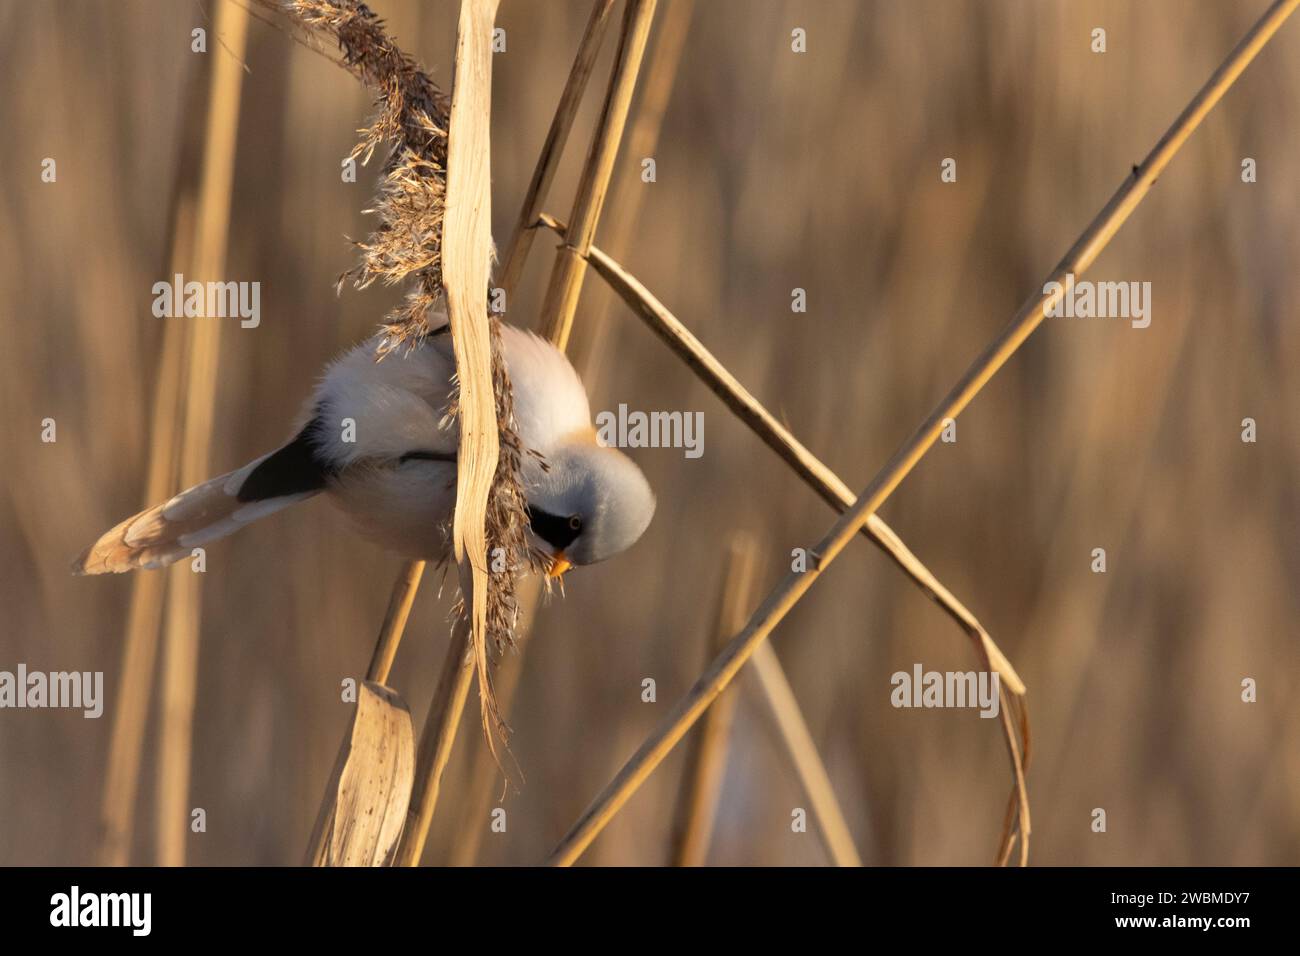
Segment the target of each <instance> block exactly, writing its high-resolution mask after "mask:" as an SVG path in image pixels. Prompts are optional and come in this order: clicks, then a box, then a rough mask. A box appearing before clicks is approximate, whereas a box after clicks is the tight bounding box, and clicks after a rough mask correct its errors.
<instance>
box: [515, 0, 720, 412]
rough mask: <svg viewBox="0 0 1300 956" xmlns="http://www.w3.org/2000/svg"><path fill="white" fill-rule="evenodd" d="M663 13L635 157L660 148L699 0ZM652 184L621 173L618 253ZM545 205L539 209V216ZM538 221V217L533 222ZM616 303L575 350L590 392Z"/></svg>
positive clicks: (610, 229)
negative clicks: (660, 136)
mask: <svg viewBox="0 0 1300 956" xmlns="http://www.w3.org/2000/svg"><path fill="white" fill-rule="evenodd" d="M660 9H661V10H662V11H663V12H662V13H661V15H660V18H659V24H658V26H657V27H656V28H655V41H654V46H652V47H651V48H650V51H649V53H648V54H647V56H648V58H649V60H648V62H647V64H646V66H645V67H644V69H643V72H644V74H645V81H644V82H643V83H642V84H641V92H640V94H639V96H638V99H637V107H636V116H635V117H634V118H633V120H632V131H631V132H630V133H629V134H628V137H627V155H628V156H629V157H631V158H633V159H634V160H640V159H644V158H645V157H648V156H654V154H655V152H656V150H657V149H658V147H659V134H660V132H661V131H662V129H663V122H664V116H665V115H666V114H667V112H668V102H669V100H670V99H671V98H672V92H673V87H674V85H675V84H676V80H677V73H678V66H679V65H680V63H681V59H682V51H683V50H685V49H686V37H687V34H688V33H689V29H690V25H691V17H692V16H693V15H694V12H695V0H667V2H666V4H665V5H664V6H662V7H661V8H660ZM649 195H650V188H649V187H647V185H646V184H645V183H643V182H642V181H641V177H640V176H637V175H627V173H626V171H625V173H624V175H623V176H621V177H616V178H615V179H614V182H613V185H612V192H611V195H610V199H609V208H610V210H611V214H610V215H609V216H606V217H605V220H606V222H607V226H606V228H605V230H604V232H603V233H602V234H603V235H604V237H605V238H604V240H603V241H602V242H601V248H602V249H605V250H606V251H607V252H609V254H610V255H613V256H626V255H627V251H628V248H629V247H630V245H631V240H632V236H633V234H634V233H635V231H636V229H637V228H638V227H639V225H640V221H641V207H642V205H643V204H644V202H645V199H646V197H647V196H649ZM540 212H541V210H540V209H539V210H538V214H539V215H540ZM534 222H536V216H534V217H533V218H532V219H530V220H529V221H528V224H529V225H532V224H533V223H534ZM613 311H614V310H613V303H612V302H605V303H604V304H603V307H602V308H599V309H597V310H596V311H595V312H593V313H591V314H590V315H588V317H587V319H586V321H585V322H584V323H583V335H582V337H581V341H580V342H579V343H578V344H577V346H576V348H575V349H574V351H575V352H576V353H577V354H576V355H575V356H574V364H575V365H577V366H578V370H579V371H580V372H581V373H582V381H583V382H584V383H585V384H586V386H587V393H588V394H589V395H594V394H595V393H596V392H598V391H600V381H601V375H602V373H603V371H604V368H605V363H604V357H605V351H606V349H607V348H609V346H610V316H611V314H612V313H613Z"/></svg>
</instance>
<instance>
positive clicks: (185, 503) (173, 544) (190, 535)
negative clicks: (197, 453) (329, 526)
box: [72, 449, 321, 574]
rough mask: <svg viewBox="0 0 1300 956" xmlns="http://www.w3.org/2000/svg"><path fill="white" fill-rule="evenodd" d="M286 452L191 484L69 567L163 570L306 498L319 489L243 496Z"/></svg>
mask: <svg viewBox="0 0 1300 956" xmlns="http://www.w3.org/2000/svg"><path fill="white" fill-rule="evenodd" d="M285 450H286V449H281V451H280V452H276V453H274V454H271V455H265V456H263V457H262V458H258V459H257V460H256V461H252V462H249V463H248V464H247V465H245V466H244V467H243V468H240V469H239V470H238V471H232V472H230V473H229V474H225V475H221V476H220V477H218V478H212V479H210V480H208V481H205V482H203V484H201V485H195V486H194V487H193V488H190V489H188V490H186V491H182V492H181V493H180V494H178V495H176V497H174V498H172V499H171V500H170V501H165V502H163V503H162V504H160V505H154V506H153V507H152V508H146V509H145V510H144V511H141V512H140V513H139V514H136V515H132V516H131V517H130V518H127V519H126V520H125V521H123V522H121V523H120V524H118V525H117V526H116V527H113V528H111V529H110V530H108V531H106V532H105V533H104V534H103V535H101V536H100V538H99V540H98V541H96V542H95V543H94V544H92V545H91V546H90V547H89V548H87V549H86V550H85V552H83V553H82V555H81V557H79V558H77V560H76V561H75V562H74V563H73V565H72V570H73V572H74V573H76V574H105V573H108V572H113V573H118V572H121V571H130V570H133V569H135V568H146V569H152V568H162V567H166V566H167V565H169V564H172V563H173V562H176V561H179V560H180V559H181V558H184V557H187V556H188V555H190V554H191V553H192V552H193V549H194V548H197V547H200V546H202V545H205V544H207V543H208V542H210V541H215V540H217V539H218V538H224V537H225V536H226V535H228V534H231V533H233V532H235V531H238V530H239V529H240V528H242V527H243V526H244V525H246V524H249V523H250V522H253V521H256V520H257V519H258V518H263V517H265V516H266V515H269V514H272V513H274V512H276V511H279V510H280V509H281V508H286V507H288V506H289V505H291V504H293V503H294V502H297V501H302V500H303V499H304V498H310V497H311V496H312V495H314V494H316V493H317V492H318V491H320V490H321V489H320V487H307V488H302V489H301V490H298V489H294V490H293V491H291V492H289V493H285V494H274V495H269V496H261V495H258V496H256V497H252V498H250V497H249V495H248V494H247V493H246V492H247V488H246V486H247V485H254V484H263V483H262V482H257V481H254V482H250V481H249V480H248V479H249V477H250V476H251V475H253V473H254V472H255V471H256V470H257V469H258V467H259V466H260V465H262V464H263V463H267V464H268V465H271V464H273V463H274V460H275V459H277V458H278V457H280V456H281V455H283V453H284V451H285ZM241 492H245V493H244V494H241Z"/></svg>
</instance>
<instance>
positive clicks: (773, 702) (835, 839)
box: [709, 641, 862, 866]
mask: <svg viewBox="0 0 1300 956" xmlns="http://www.w3.org/2000/svg"><path fill="white" fill-rule="evenodd" d="M750 667H751V668H752V669H753V671H754V673H755V674H756V675H757V676H758V684H759V687H761V688H762V690H763V696H764V697H765V698H766V699H767V703H768V705H769V706H770V707H771V708H772V718H773V720H775V722H776V729H777V731H778V732H779V733H780V735H781V742H782V743H784V744H785V749H786V752H787V753H788V754H789V755H790V760H791V761H792V762H793V763H794V767H795V772H796V773H797V774H798V775H799V782H800V783H801V784H802V785H803V790H804V793H805V794H807V796H808V802H809V803H810V804H811V805H812V812H813V818H814V819H815V820H816V821H817V833H818V835H819V836H820V837H821V840H822V844H823V845H824V846H825V847H826V852H827V854H828V855H829V856H830V858H831V860H832V862H834V864H835V865H836V866H861V865H862V859H861V857H859V856H858V848H857V846H856V845H855V844H854V843H853V833H852V832H851V831H850V830H849V824H848V821H847V820H845V819H844V811H843V810H842V809H841V808H840V801H839V800H838V799H837V798H836V796H835V788H834V787H832V786H831V776H830V774H829V773H827V772H826V764H825V763H823V762H822V757H821V754H819V753H818V752H817V744H816V743H815V742H814V741H813V737H812V732H811V731H810V730H809V729H808V723H807V722H806V721H805V720H804V719H803V711H802V710H801V709H800V707H799V701H798V699H797V698H796V697H795V696H794V688H793V687H791V686H790V680H789V678H787V677H786V676H785V668H783V667H782V666H781V661H780V660H779V659H778V658H777V656H776V651H774V650H773V649H772V645H771V643H770V642H767V641H764V642H763V643H762V644H760V645H759V646H758V648H757V649H756V650H755V651H754V657H753V661H752V663H751V664H750ZM712 709H713V708H712V707H710V708H709V710H710V711H712Z"/></svg>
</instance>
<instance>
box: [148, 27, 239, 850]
mask: <svg viewBox="0 0 1300 956" xmlns="http://www.w3.org/2000/svg"><path fill="white" fill-rule="evenodd" d="M213 29H214V32H215V33H216V35H217V37H219V38H220V40H221V52H218V53H215V54H214V55H215V57H216V59H215V62H214V63H213V64H212V70H213V75H212V85H211V87H210V88H209V99H208V106H207V130H206V134H205V148H204V157H203V172H202V174H201V177H200V180H199V192H198V206H197V210H196V215H195V240H194V262H193V274H195V275H198V276H202V277H205V278H209V279H210V278H213V277H216V276H220V275H221V274H222V273H223V272H224V271H225V263H226V243H227V238H228V234H229V227H230V196H231V188H232V184H233V181H234V174H235V141H236V136H237V134H238V129H239V97H240V92H241V90H242V88H243V80H244V69H243V58H244V50H245V47H246V45H247V39H248V12H247V11H246V10H244V9H242V8H240V7H238V6H235V5H234V4H233V3H229V2H222V3H220V4H219V5H218V6H217V9H216V17H215V23H214V27H213ZM221 328H222V324H221V323H220V322H199V323H197V324H195V325H193V326H192V328H191V331H190V348H189V361H188V368H187V371H186V385H187V388H186V397H185V411H184V427H183V431H182V438H181V452H180V453H181V458H180V474H179V477H180V481H181V484H182V485H183V486H189V485H195V484H198V483H199V482H201V481H204V480H205V479H206V478H207V477H208V476H209V474H210V472H211V468H210V446H211V441H212V431H213V422H214V419H215V406H216V392H217V364H218V361H219V359H220V349H221ZM168 574H169V576H170V578H171V580H170V581H169V582H168V588H167V600H166V631H165V634H164V639H163V670H162V700H161V712H160V717H161V720H162V736H161V740H160V742H159V762H158V779H157V785H158V786H157V798H156V814H157V816H156V819H155V840H156V852H157V858H158V863H159V864H161V865H162V866H181V865H183V864H184V862H185V840H186V836H187V834H188V833H189V825H190V808H189V802H188V796H189V784H190V763H191V747H192V745H193V739H192V732H191V731H192V723H193V719H194V697H195V692H196V686H197V680H198V654H199V627H200V607H201V604H202V593H201V590H200V583H201V578H200V577H199V575H197V574H195V573H194V572H193V571H192V570H191V569H190V568H189V567H188V566H185V565H179V566H177V567H175V568H173V569H172V570H171V571H169V572H168Z"/></svg>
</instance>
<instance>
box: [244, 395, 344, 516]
mask: <svg viewBox="0 0 1300 956" xmlns="http://www.w3.org/2000/svg"><path fill="white" fill-rule="evenodd" d="M320 424H321V419H320V417H319V410H318V412H317V417H316V418H313V419H312V420H311V421H310V422H308V423H307V424H306V426H304V427H303V430H302V431H300V432H299V433H298V434H297V436H296V437H295V438H294V439H293V441H291V442H289V444H287V445H285V446H284V447H283V448H281V449H280V450H279V451H277V452H276V453H275V454H273V455H271V457H269V458H267V459H266V461H264V462H262V463H261V464H260V465H258V466H257V467H256V468H254V469H253V471H252V473H251V474H250V475H249V476H248V477H247V478H245V479H244V483H243V484H242V485H241V486H240V488H239V494H238V495H236V497H237V498H238V499H239V500H240V501H265V500H266V499H267V498H280V497H282V496H284V495H298V494H302V493H303V492H304V491H320V490H321V489H322V488H324V487H325V483H326V482H327V481H328V480H329V478H330V477H331V476H332V475H333V474H334V469H333V468H332V467H331V466H330V465H329V464H327V463H326V462H323V461H321V459H320V458H318V457H317V456H316V449H315V446H314V445H313V444H312V435H313V434H314V433H315V432H316V430H317V429H318V428H319V427H320Z"/></svg>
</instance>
